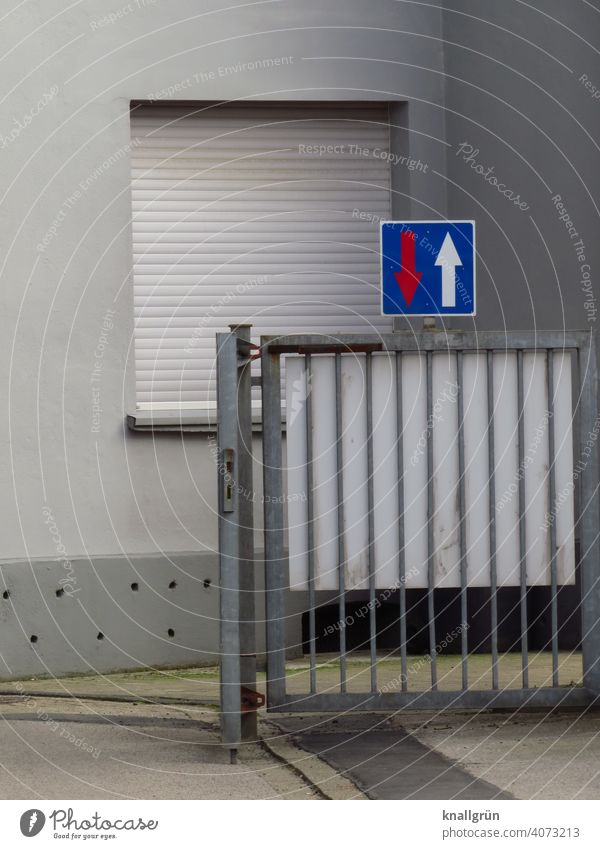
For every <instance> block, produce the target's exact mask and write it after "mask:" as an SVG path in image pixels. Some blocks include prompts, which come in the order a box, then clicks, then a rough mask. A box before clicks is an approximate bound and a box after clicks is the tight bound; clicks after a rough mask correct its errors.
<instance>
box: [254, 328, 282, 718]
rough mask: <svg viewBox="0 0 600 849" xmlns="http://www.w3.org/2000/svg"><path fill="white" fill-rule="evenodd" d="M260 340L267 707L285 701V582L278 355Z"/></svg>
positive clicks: (264, 339) (265, 339) (265, 342)
mask: <svg viewBox="0 0 600 849" xmlns="http://www.w3.org/2000/svg"><path fill="white" fill-rule="evenodd" d="M268 342H269V339H268V337H266V338H265V337H263V338H262V339H261V349H262V355H261V387H262V429H263V433H262V445H263V451H262V454H263V491H264V540H265V618H266V620H267V622H266V633H267V707H276V706H277V705H281V704H283V702H284V701H285V691H286V686H285V683H286V682H285V645H286V634H285V621H286V620H285V603H284V592H285V589H286V587H287V585H288V580H287V574H286V573H287V569H286V562H285V554H284V533H283V518H284V513H283V498H282V494H283V475H282V433H281V367H280V363H279V354H272V353H271V352H270V351H269V345H268Z"/></svg>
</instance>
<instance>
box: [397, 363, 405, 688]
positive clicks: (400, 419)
mask: <svg viewBox="0 0 600 849" xmlns="http://www.w3.org/2000/svg"><path fill="white" fill-rule="evenodd" d="M396 428H397V431H396V432H397V437H398V442H397V445H398V581H399V582H400V589H399V592H400V681H401V687H402V690H403V691H406V690H407V689H408V659H407V656H406V552H405V549H404V546H405V538H406V537H405V529H404V411H403V409H402V353H401V352H400V351H397V352H396Z"/></svg>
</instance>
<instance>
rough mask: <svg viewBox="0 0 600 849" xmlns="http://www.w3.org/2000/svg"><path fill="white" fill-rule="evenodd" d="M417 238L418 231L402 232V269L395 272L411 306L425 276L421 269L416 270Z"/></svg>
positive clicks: (405, 297)
mask: <svg viewBox="0 0 600 849" xmlns="http://www.w3.org/2000/svg"><path fill="white" fill-rule="evenodd" d="M415 239H416V233H412V232H411V231H410V230H403V231H402V233H401V234H400V248H401V252H402V253H401V262H402V270H401V271H395V272H394V277H395V278H396V280H397V282H398V286H399V287H400V291H401V292H402V295H403V296H404V300H405V301H406V303H407V306H410V304H411V301H412V299H413V298H414V296H415V292H416V291H417V288H418V286H419V281H420V279H421V277H422V276H423V273H422V272H421V271H416V270H415Z"/></svg>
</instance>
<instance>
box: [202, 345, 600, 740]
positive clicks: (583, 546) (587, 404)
mask: <svg viewBox="0 0 600 849" xmlns="http://www.w3.org/2000/svg"><path fill="white" fill-rule="evenodd" d="M236 345H237V346H238V348H239V351H238V352H237V353H235V354H234V353H233V351H234V350H235V346H236ZM240 346H241V347H240ZM227 352H228V353H227ZM378 352H386V353H387V354H388V355H389V356H390V357H391V358H392V360H393V361H395V375H396V380H397V382H398V386H400V383H401V380H402V371H401V364H402V362H403V360H404V358H406V357H411V356H413V355H415V354H418V355H420V356H421V357H422V358H424V359H423V361H424V362H425V364H426V367H425V377H424V387H423V392H424V394H425V395H426V407H427V421H430V417H431V415H432V408H433V404H434V399H433V389H432V363H433V362H434V358H435V356H436V355H439V354H440V353H446V354H448V353H449V354H450V356H451V357H452V358H454V363H455V365H454V367H455V369H456V371H455V373H456V376H457V377H456V385H457V397H456V417H457V422H456V438H457V441H458V464H459V477H458V480H459V481H460V484H459V486H458V511H459V515H460V517H461V518H460V522H459V525H458V535H459V537H460V564H459V571H460V585H459V589H458V595H459V597H460V621H461V626H464V625H465V623H466V621H467V617H468V589H469V587H468V567H469V563H468V561H469V551H468V550H467V543H466V530H465V522H464V513H465V484H464V480H465V463H466V458H465V438H464V397H463V369H464V364H465V361H466V359H467V358H468V357H469V356H470V355H472V354H474V353H477V354H478V355H480V356H481V355H483V356H484V358H485V363H486V371H487V374H486V384H487V395H486V400H485V402H484V403H485V405H486V406H487V409H486V417H487V429H488V431H489V434H490V438H489V442H488V452H487V473H488V476H489V487H488V501H489V560H488V562H489V576H488V584H487V586H488V587H489V615H490V622H489V633H490V642H491V659H490V680H489V686H484V687H482V686H477V685H475V686H474V685H473V684H472V683H470V681H469V664H470V662H471V659H472V655H471V646H470V645H469V633H468V628H467V627H461V630H460V634H459V644H460V660H459V666H460V686H458V687H453V688H452V689H443V688H440V686H439V681H438V675H437V666H438V654H439V645H438V642H437V641H438V635H437V634H436V613H435V591H436V586H435V574H434V568H433V563H434V555H435V540H434V535H433V512H434V509H433V506H434V502H433V473H434V454H433V445H432V436H431V428H428V429H427V433H426V437H425V442H426V447H425V451H424V455H425V460H426V463H427V506H428V511H427V520H426V525H427V557H426V563H424V564H423V566H424V569H425V574H426V575H427V586H426V590H425V593H426V610H427V617H426V618H427V621H426V623H425V627H426V631H427V634H428V653H427V659H426V665H427V669H428V671H429V673H430V681H429V682H428V684H427V686H422V683H421V686H420V687H419V688H418V689H416V690H415V689H414V688H411V685H410V675H409V654H408V651H407V631H406V614H407V603H406V593H407V589H406V581H405V578H406V562H405V558H404V549H405V535H406V528H405V511H404V502H403V487H404V469H403V466H402V462H400V463H399V464H398V475H397V487H398V492H397V499H398V500H397V503H398V516H397V529H396V532H397V552H398V562H397V569H398V592H397V597H398V618H397V628H398V642H399V650H398V652H397V660H396V656H395V655H394V657H392V658H391V661H393V662H394V663H397V673H398V674H397V676H396V678H392V680H391V681H390V680H389V674H388V676H387V679H386V683H385V686H382V685H381V682H380V681H379V680H378V671H379V670H378V655H377V617H376V610H377V607H378V604H377V599H378V592H377V589H376V585H375V565H374V548H375V543H376V539H375V523H374V517H373V511H374V498H373V486H372V478H373V417H372V393H373V384H372V363H373V360H374V359H375V357H376V355H377V353H378ZM506 352H511V353H513V354H515V357H516V370H517V382H516V393H515V394H516V398H515V399H514V400H515V403H516V409H517V412H518V440H517V441H518V458H519V469H520V470H521V474H520V475H519V477H518V484H517V487H516V489H517V491H516V495H515V497H516V499H517V503H518V511H519V521H518V540H519V543H518V545H519V553H520V556H519V563H518V566H517V569H518V575H519V581H518V590H517V591H518V593H519V600H518V608H519V613H520V629H519V630H520V632H519V635H518V643H519V645H518V649H519V653H520V681H519V686H511V687H507V686H505V685H504V684H503V682H502V680H501V676H500V675H499V659H500V658H501V656H502V651H501V650H500V649H499V645H498V592H499V586H498V575H497V572H496V561H497V553H498V546H499V545H501V544H502V541H501V540H498V539H497V534H496V524H497V523H496V519H497V495H498V493H497V492H496V491H495V485H496V482H495V471H496V468H497V458H495V456H494V439H493V434H494V429H495V428H501V427H502V416H501V415H499V412H498V411H497V410H496V409H495V405H496V392H497V387H494V369H493V363H494V357H495V356H497V355H499V354H505V353H506ZM529 352H536V354H539V355H542V356H543V357H544V362H545V374H546V378H547V381H548V383H547V396H546V397H547V405H548V410H547V414H548V418H547V421H548V437H547V449H548V457H547V465H546V475H545V482H544V486H545V487H547V495H546V497H547V503H548V504H549V505H550V509H551V510H554V505H556V504H558V497H559V493H557V491H556V478H555V459H556V450H557V447H556V443H555V411H554V409H553V401H554V386H555V384H554V379H553V363H554V355H555V354H556V353H557V352H559V353H560V354H564V353H565V352H566V353H568V354H569V357H570V362H572V372H573V381H572V386H573V395H572V409H571V410H570V413H572V421H573V425H574V426H573V435H574V436H573V452H574V453H573V456H574V457H583V458H584V460H583V462H579V463H578V466H577V475H576V480H573V482H572V483H573V490H574V516H575V523H574V527H575V536H576V538H577V540H578V555H577V574H578V584H579V585H580V588H581V602H580V605H579V607H578V615H580V617H581V650H582V664H583V679H582V684H580V682H575V684H573V682H561V680H560V660H559V625H558V594H559V585H558V567H557V561H558V555H559V552H558V547H557V538H556V523H555V522H551V523H550V526H549V551H550V559H549V570H550V573H551V580H549V582H548V584H549V594H550V595H549V598H550V601H549V605H548V607H549V612H550V621H551V639H550V641H549V645H550V652H548V659H549V663H551V673H550V682H551V683H550V685H549V686H545V685H543V686H538V685H537V684H536V681H532V680H531V676H530V666H531V657H530V651H529V644H528V635H529V629H530V623H529V622H528V591H529V589H530V588H529V587H528V585H527V572H526V555H527V550H526V548H527V527H526V503H525V498H526V494H525V484H524V473H523V472H522V470H523V468H524V464H525V462H526V459H527V458H526V456H525V451H526V445H525V439H524V429H523V428H524V426H523V420H524V403H525V400H524V383H523V361H524V356H525V355H527V354H528V353H529ZM250 353H251V352H250V349H249V347H248V343H247V341H246V342H242V341H238V340H236V339H235V338H232V337H231V336H230V335H229V334H221V335H219V337H218V374H219V392H220V397H219V405H220V406H219V450H220V458H221V460H220V468H221V472H222V473H221V475H220V479H221V485H220V487H221V502H220V513H221V524H222V527H226V528H227V529H228V533H229V538H228V539H226V538H225V536H224V535H223V534H222V535H221V564H222V594H223V596H224V599H225V600H228V601H227V603H225V604H224V605H222V611H223V616H224V617H225V619H224V623H223V626H222V627H223V635H224V636H223V644H222V649H223V652H224V654H223V665H222V675H223V684H222V686H223V706H222V709H223V711H224V716H226V717H227V716H229V717H230V718H232V723H230V727H229V728H228V730H227V733H226V734H225V737H224V739H225V741H226V742H227V741H228V740H229V742H230V744H231V740H233V739H234V738H235V737H236V735H238V739H239V733H240V726H239V723H238V724H237V725H236V721H235V716H236V709H239V707H240V689H239V686H240V680H241V679H240V677H239V662H238V659H239V655H240V654H244V653H245V652H241V651H240V643H239V626H237V625H236V610H238V608H236V604H237V606H238V607H239V584H238V577H239V569H238V568H237V566H236V564H237V563H238V562H239V557H240V553H239V548H238V547H239V537H237V536H236V532H235V530H236V527H238V526H241V524H243V523H240V521H239V513H238V511H239V509H240V503H241V501H243V499H244V491H245V489H247V486H246V487H244V486H239V483H236V480H237V478H236V460H235V457H236V451H238V450H239V439H240V431H239V428H238V427H237V424H236V422H238V420H240V415H241V418H242V419H244V416H245V420H246V428H249V427H250V425H249V424H248V422H249V421H250V418H251V411H250V407H249V405H250V400H249V394H248V392H246V402H245V403H246V404H247V405H248V409H247V410H246V411H245V413H244V412H243V411H240V409H239V407H238V400H239V399H238V396H237V394H236V391H237V390H235V391H234V389H235V387H238V382H237V373H238V370H239V369H240V368H244V367H246V368H248V358H249V355H250ZM290 354H292V355H296V356H300V357H303V358H304V368H305V370H306V373H307V374H308V375H310V374H311V370H312V368H313V366H314V363H315V362H316V360H315V358H316V357H317V356H318V355H322V354H325V355H329V357H330V358H333V360H334V362H335V419H336V428H337V439H336V452H337V472H336V479H337V505H336V511H337V522H338V529H339V533H338V547H337V558H336V562H335V563H334V564H332V567H333V568H335V569H336V570H337V579H338V580H337V604H338V622H339V628H338V631H339V650H338V652H337V655H338V657H337V660H336V662H335V664H333V665H334V667H335V670H336V678H337V680H336V681H335V684H334V683H332V680H331V675H330V676H329V679H328V681H327V683H326V686H324V687H321V688H319V687H318V682H317V671H318V669H319V662H318V659H317V651H316V648H317V636H316V611H317V589H316V574H315V559H314V550H315V540H314V528H315V520H316V518H317V517H316V516H315V512H314V511H315V504H314V497H313V496H314V471H315V468H314V462H315V460H314V457H313V455H312V433H313V429H314V428H315V427H318V410H315V409H313V403H312V399H311V393H310V391H308V392H307V393H306V398H305V403H304V405H303V406H304V408H303V413H302V414H303V415H304V416H305V417H306V434H307V435H308V436H307V445H306V481H307V492H306V499H307V505H306V509H307V531H306V532H307V551H308V580H307V591H306V597H307V605H306V617H305V618H306V625H307V635H306V646H307V655H308V661H307V663H308V670H307V671H308V674H307V676H306V688H305V689H304V690H303V691H298V687H297V686H295V687H294V688H293V690H294V691H293V692H290V687H289V685H288V681H289V678H288V676H287V674H286V622H287V613H286V598H289V595H288V593H289V584H290V577H289V566H288V555H287V551H286V531H287V528H286V515H287V511H286V497H285V489H284V477H285V474H286V463H285V460H284V450H283V448H284V428H285V424H282V390H281V386H282V357H283V355H290ZM255 356H259V357H260V365H261V381H260V385H261V399H260V400H261V408H262V412H261V415H262V445H263V455H262V464H263V488H264V495H263V504H264V549H265V552H264V557H265V606H266V648H267V707H268V709H269V710H271V711H287V712H298V711H346V710H352V709H354V710H385V711H394V710H398V709H401V708H414V709H435V708H478V709H481V708H494V707H496V708H517V707H521V706H529V707H550V706H557V705H561V706H583V705H587V704H590V703H591V701H593V700H594V699H595V698H596V696H597V694H599V693H600V618H599V613H600V594H599V593H600V587H599V586H598V579H599V577H600V548H599V538H598V535H599V530H598V524H599V516H600V514H599V501H598V462H597V454H596V449H595V441H596V437H597V434H598V430H599V419H598V411H597V368H596V353H595V345H594V340H593V338H592V335H591V334H590V333H585V332H563V331H560V332H558V331H557V332H545V331H542V332H536V333H534V332H523V333H521V332H511V333H505V332H497V333H496V332H479V333H476V332H461V331H452V332H441V331H435V330H433V331H423V332H421V333H411V332H397V333H396V332H395V333H391V334H389V335H385V336H380V335H377V334H370V335H340V336H334V335H293V336H287V335H286V336H280V337H263V338H262V339H261V344H260V351H259V352H258V354H255ZM345 357H353V358H361V359H362V360H363V362H364V370H365V375H366V383H365V394H366V411H367V430H366V442H367V445H366V456H367V463H368V481H369V486H368V510H367V512H368V516H367V521H368V545H367V569H368V602H367V603H366V610H367V619H368V622H369V628H368V638H367V649H368V655H367V664H368V676H367V679H368V680H367V683H366V685H365V686H363V687H362V688H361V690H360V691H357V689H356V686H349V677H348V663H349V653H348V651H347V646H346V640H345V637H346V633H345V632H346V623H347V614H346V597H347V591H346V587H345V558H346V554H345V550H344V545H343V542H342V533H341V529H342V527H343V522H344V505H345V497H344V492H343V476H342V471H341V470H342V468H343V465H344V461H345V458H344V456H343V446H342V439H341V433H342V429H343V427H344V423H343V421H342V402H341V396H342V386H341V375H342V366H343V361H344V358H345ZM234 371H235V374H234V373H233V372H234ZM248 379H249V378H248ZM308 379H309V378H307V380H308ZM253 382H254V383H256V382H257V381H256V380H253ZM225 386H229V387H230V391H228V392H227V391H225V390H224V387H225ZM226 395H227V397H228V398H229V399H230V400H231V399H232V398H234V399H235V403H233V404H232V403H230V402H226V403H225V402H224V400H223V399H224V398H225V396H226ZM397 399H398V400H397V409H396V439H397V440H398V443H399V444H401V442H402V434H403V426H404V422H403V409H402V403H401V393H400V392H399V393H398V396H397ZM248 434H249V430H248V432H247V434H246V436H245V437H242V439H243V440H244V441H245V442H246V446H247V445H248V444H249V439H250V437H249V435H248ZM588 449H589V450H588ZM582 451H583V454H582ZM398 457H399V458H400V457H402V453H401V451H398ZM223 522H225V525H223ZM238 612H239V611H238ZM237 622H239V618H238V620H237ZM246 648H247V647H246ZM253 651H254V649H253V647H252V648H251V652H253ZM457 654H458V652H457ZM550 658H551V660H550ZM389 662H390V661H388V665H389ZM236 663H238V665H236ZM338 670H339V675H338ZM565 685H566V686H565ZM224 727H225V726H224Z"/></svg>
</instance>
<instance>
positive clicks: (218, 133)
mask: <svg viewBox="0 0 600 849" xmlns="http://www.w3.org/2000/svg"><path fill="white" fill-rule="evenodd" d="M131 124H132V168H133V171H132V196H133V250H134V295H135V352H136V397H137V407H138V410H170V409H176V410H181V409H190V410H199V411H200V410H206V409H207V408H210V407H214V406H215V387H214V383H215V380H214V378H215V374H214V358H215V334H216V333H217V332H218V331H222V330H226V329H227V328H228V326H229V325H230V324H232V323H251V324H252V325H253V333H254V335H255V337H256V340H258V337H259V336H260V335H261V334H263V333H271V334H276V333H283V332H290V333H293V332H301V331H302V332H304V331H306V332H310V331H317V332H318V331H329V330H331V329H334V330H335V331H346V332H353V331H354V332H356V331H365V330H368V329H370V328H376V329H377V330H389V329H390V326H391V325H390V319H389V318H384V317H382V316H381V315H380V314H379V312H380V309H379V220H380V219H385V218H389V217H390V211H391V199H390V156H389V121H388V109H387V105H386V104H384V103H369V104H365V103H361V104H356V103H343V102H341V103H340V102H337V103H285V104H281V103H264V102H261V103H256V102H243V103H227V104H217V105H211V104H195V105H194V106H189V105H187V106H182V105H177V104H169V105H164V104H153V105H152V104H141V105H137V106H134V107H133V110H132V120H131Z"/></svg>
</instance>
